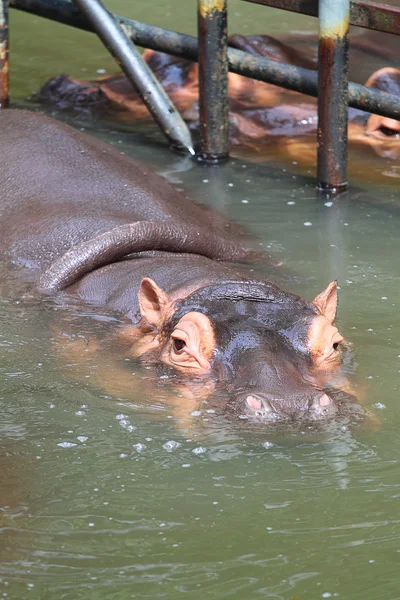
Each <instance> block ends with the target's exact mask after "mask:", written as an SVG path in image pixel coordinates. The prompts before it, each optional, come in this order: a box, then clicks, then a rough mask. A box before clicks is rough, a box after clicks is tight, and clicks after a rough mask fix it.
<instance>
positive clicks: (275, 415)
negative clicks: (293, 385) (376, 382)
mask: <svg viewBox="0 0 400 600" xmlns="http://www.w3.org/2000/svg"><path fill="white" fill-rule="evenodd" d="M237 402H238V407H240V408H239V410H241V411H242V412H243V414H244V415H246V416H247V417H249V418H259V419H260V418H261V419H268V420H270V421H274V420H287V419H290V420H291V419H293V418H296V419H298V418H299V416H300V415H301V416H302V417H303V418H304V419H305V420H310V421H314V420H318V419H323V418H326V417H330V416H333V415H334V414H336V412H337V407H336V404H335V402H334V400H333V399H332V398H331V397H330V396H329V395H328V394H327V393H325V392H324V391H322V390H315V393H313V394H311V395H310V397H308V398H305V397H303V396H302V397H301V398H299V397H298V398H290V399H288V398H278V397H273V396H271V395H270V394H266V393H264V392H259V391H257V392H255V391H250V392H246V393H242V394H241V395H240V396H239V398H238V399H237Z"/></svg>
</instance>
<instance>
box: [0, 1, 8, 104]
mask: <svg viewBox="0 0 400 600" xmlns="http://www.w3.org/2000/svg"><path fill="white" fill-rule="evenodd" d="M7 3H8V0H0V108H7V106H8V102H9V65H8V6H7Z"/></svg>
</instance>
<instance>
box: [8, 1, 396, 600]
mask: <svg viewBox="0 0 400 600" xmlns="http://www.w3.org/2000/svg"><path fill="white" fill-rule="evenodd" d="M194 4H195V3H194V2H182V1H177V0H176V1H175V2H173V1H172V0H170V2H162V1H161V0H159V1H158V2H153V3H152V4H151V6H149V5H147V4H145V3H140V6H138V7H133V6H132V3H130V2H127V1H120V2H109V6H113V7H115V10H116V11H117V12H119V13H120V14H127V15H131V16H135V17H137V18H138V19H141V20H146V19H147V20H150V19H151V20H152V22H154V23H157V24H161V25H165V26H167V27H171V28H176V29H180V30H185V31H188V32H194V30H195V16H194ZM177 6H178V7H179V10H177V8H176V7H177ZM231 13H232V16H231V28H234V29H235V30H236V31H237V30H239V29H240V30H241V31H243V32H250V31H251V30H252V23H253V22H254V19H257V24H258V25H259V26H260V25H261V24H263V25H265V28H266V30H268V31H270V32H276V31H278V30H286V29H287V28H288V27H291V28H303V29H304V28H307V27H309V26H310V25H309V23H310V21H309V20H308V21H307V20H305V19H301V20H300V19H299V18H298V17H294V16H291V15H286V14H285V15H284V16H283V17H282V15H280V16H279V15H278V16H277V14H276V13H275V12H274V11H271V12H270V11H266V10H265V9H260V8H258V7H254V6H248V5H246V4H245V3H243V2H239V1H237V2H234V1H232V0H231ZM11 17H12V46H13V49H15V51H13V55H12V59H13V60H12V68H13V81H12V86H13V88H12V91H13V98H14V100H16V101H17V102H19V103H21V102H22V101H23V98H24V97H25V96H26V95H27V94H29V93H30V92H31V91H32V90H34V89H37V88H38V87H39V85H40V83H41V82H43V81H44V80H45V79H46V77H48V76H50V75H53V74H55V73H59V72H60V71H65V72H71V73H73V74H76V75H81V74H82V70H84V69H86V71H84V73H85V76H86V75H87V76H92V75H95V74H96V70H97V69H99V68H106V69H111V68H112V62H111V61H110V60H109V59H108V57H107V56H106V54H105V52H104V51H103V50H102V49H101V48H100V46H99V45H98V44H97V43H96V41H95V39H94V37H93V36H90V35H87V34H81V33H80V32H74V31H71V30H68V29H66V28H63V27H61V26H56V25H52V24H49V23H46V22H44V21H41V20H39V19H36V18H33V17H30V16H26V15H21V14H17V13H15V12H12V15H11ZM263 19H264V21H262V20H263ZM232 30H233V29H232ZM96 133H97V134H98V135H100V136H101V137H102V138H104V139H108V140H109V141H111V142H112V143H115V144H118V145H119V147H121V148H122V149H123V150H125V151H127V152H129V153H131V154H132V155H133V156H135V157H139V158H140V159H141V160H145V161H148V162H150V163H151V164H153V165H154V167H155V169H156V170H157V171H158V172H160V173H162V174H163V175H164V176H165V177H167V178H168V179H169V180H170V181H171V182H172V183H173V184H174V185H175V186H176V187H177V188H178V189H182V188H184V187H188V188H190V189H191V190H192V192H193V195H194V196H195V197H196V198H198V199H199V200H201V201H205V202H208V203H210V204H213V205H215V206H217V207H218V208H219V209H221V210H223V211H225V212H226V213H227V214H228V215H230V216H231V217H232V218H234V219H236V220H238V221H240V222H241V223H244V224H246V225H247V226H248V227H249V229H251V230H252V231H253V232H254V233H256V234H257V235H258V236H259V238H260V241H261V242H262V243H263V244H264V245H265V246H268V247H269V248H270V251H271V252H272V253H273V254H274V256H277V257H279V258H280V259H282V260H283V261H284V262H285V264H286V265H287V271H291V272H292V273H295V274H296V278H293V277H291V278H288V277H287V276H286V282H284V284H283V286H284V287H285V286H286V287H287V288H289V289H290V290H291V291H294V292H297V293H300V294H302V295H304V296H305V297H308V298H310V299H311V298H313V297H314V296H315V295H316V294H317V293H318V292H319V291H320V290H321V289H322V288H323V287H325V285H326V284H327V283H328V282H329V281H331V280H332V279H334V278H338V279H339V282H340V287H341V290H340V311H339V325H340V329H341V331H342V332H343V333H344V334H345V335H346V337H347V338H348V339H350V340H351V341H352V342H353V344H354V349H355V357H356V363H357V382H358V383H357V385H358V391H359V393H360V395H363V396H364V404H365V405H366V406H367V407H368V409H369V410H370V411H371V412H373V413H374V414H375V415H376V416H377V418H378V419H379V425H377V426H376V427H375V428H371V429H370V430H368V429H366V428H363V427H358V426H354V427H349V428H346V427H336V426H333V427H329V428H326V429H325V430H322V431H318V432H314V431H312V430H311V431H303V432H301V433H292V434H290V433H288V434H287V435H273V434H272V433H271V432H270V431H268V432H263V431H260V430H257V431H254V430H251V429H249V428H246V425H245V424H243V423H236V422H235V423H232V422H227V421H225V420H224V419H223V418H219V417H217V416H216V415H215V414H213V413H211V412H207V411H206V410H202V411H201V412H200V414H197V412H194V414H192V415H190V414H189V415H188V414H186V417H185V418H182V415H181V414H179V412H177V411H176V410H174V409H172V408H171V406H169V405H166V404H165V403H163V388H162V386H161V385H160V386H159V393H156V394H153V395H152V396H149V395H148V394H147V392H146V390H145V389H144V390H142V391H140V392H138V394H137V397H134V399H133V400H132V399H129V398H127V397H125V396H121V397H112V396H111V395H107V394H106V393H104V391H99V390H98V389H96V388H95V387H94V386H93V385H91V379H90V377H86V376H85V375H82V377H81V379H80V381H73V380H71V379H70V378H69V377H68V375H69V374H70V373H71V372H72V370H73V366H70V367H68V366H67V367H64V368H62V367H61V366H60V363H59V362H58V361H57V359H56V357H55V354H54V346H53V345H52V343H51V339H52V338H53V337H54V335H55V333H54V330H52V329H50V330H49V327H48V325H49V322H50V321H52V320H53V321H54V319H56V320H57V318H58V312H57V310H58V309H57V307H55V306H52V305H45V306H44V307H42V308H41V309H37V308H34V307H30V306H27V305H26V304H25V303H21V302H19V301H18V300H17V301H16V300H15V298H14V299H12V298H10V297H7V294H3V296H2V300H1V302H0V322H1V328H0V355H1V361H0V377H1V379H0V381H1V384H0V386H1V387H0V598H2V597H4V598H9V599H18V600H20V599H25V598H32V599H35V600H36V599H40V600H47V599H48V598H49V599H50V598H51V599H53V598H54V599H55V598H60V599H61V598H62V599H65V600H72V599H73V600H75V599H85V600H86V599H90V600H91V599H106V598H107V599H108V598H112V599H113V600H125V599H128V598H152V599H153V598H168V599H175V598H177V597H184V598H190V599H191V600H192V599H193V600H197V599H200V598H201V599H203V598H204V597H206V598H210V599H211V600H217V599H218V600H219V599H227V598H229V599H238V600H242V599H246V600H247V599H257V598H273V599H285V600H286V599H290V600H292V599H301V600H309V599H314V598H334V597H337V598H343V599H344V598H346V599H348V598H351V599H356V600H357V599H360V600H361V599H362V600H366V599H368V600H380V599H382V600H388V599H391V600H394V599H395V598H399V597H400V576H399V562H400V462H399V460H400V441H399V439H400V438H399V435H398V431H399V425H400V403H399V370H400V358H399V355H400V345H399V342H398V339H399V332H400V317H399V310H398V303H399V300H398V296H399V289H400V282H399V264H398V263H399V261H398V256H399V254H400V237H399V234H398V232H399V219H400V193H399V191H398V190H396V188H394V187H391V188H387V189H380V188H370V189H361V188H356V189H354V188H353V189H352V190H351V191H350V192H349V194H348V195H347V196H346V197H343V198H342V199H341V200H340V201H337V202H335V203H332V204H330V203H328V204H324V203H321V202H319V201H317V199H316V196H315V192H314V189H313V182H312V180H305V179H303V178H302V177H300V176H298V175H296V174H294V173H292V172H290V171H288V170H286V169H284V168H282V166H280V167H277V168H276V169H272V168H270V167H264V166H262V165H254V164H253V165H252V164H250V163H247V162H243V161H241V160H237V159H235V160H233V161H232V162H231V163H229V164H227V165H225V166H224V167H222V168H220V169H209V168H205V167H200V166H198V165H195V164H193V163H191V162H190V161H189V160H188V159H185V158H181V157H179V156H176V155H173V154H171V153H169V151H168V150H167V149H166V148H165V146H164V145H163V143H162V140H161V138H160V136H159V135H158V133H157V132H155V131H154V129H153V128H149V129H146V131H143V130H141V131H140V132H138V131H137V132H134V133H132V134H129V133H121V132H118V131H114V132H113V131H109V130H108V129H107V127H106V125H104V124H101V123H98V124H97V127H96ZM388 165H389V163H388ZM60 314H61V313H60ZM108 325H109V324H108V323H107V322H106V321H101V320H100V321H99V320H96V321H94V320H93V318H90V315H89V316H88V317H87V318H86V319H85V321H84V322H83V324H82V330H83V331H84V332H85V333H90V332H91V331H92V332H96V331H97V330H101V329H102V328H103V327H107V326H108ZM110 364H111V363H110ZM92 368H93V369H96V368H99V369H100V365H96V364H94V365H92ZM135 373H136V375H132V381H137V380H138V378H140V377H142V378H143V377H144V376H145V375H146V373H143V372H142V373H140V372H139V371H138V370H137V369H136V367H135Z"/></svg>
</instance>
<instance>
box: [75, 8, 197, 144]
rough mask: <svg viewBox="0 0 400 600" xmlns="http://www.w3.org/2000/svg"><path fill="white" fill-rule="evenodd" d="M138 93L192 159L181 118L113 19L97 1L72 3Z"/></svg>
mask: <svg viewBox="0 0 400 600" xmlns="http://www.w3.org/2000/svg"><path fill="white" fill-rule="evenodd" d="M74 2H75V4H76V5H77V6H78V7H79V8H80V10H81V11H82V13H83V14H84V15H85V16H86V18H87V19H88V21H89V22H90V23H91V24H92V26H93V29H94V30H95V31H96V33H97V35H98V36H99V38H100V39H101V40H102V42H103V43H104V44H105V46H106V47H107V48H108V50H109V51H110V52H111V54H112V55H113V57H114V58H115V59H116V61H117V62H118V64H119V65H120V66H121V68H122V70H123V71H124V73H125V75H126V76H127V78H128V79H129V81H130V82H131V83H132V85H133V86H134V88H135V89H136V90H137V92H138V93H139V95H140V97H141V98H142V100H143V102H144V103H145V104H146V106H147V108H148V110H149V111H150V113H151V114H152V115H153V117H154V119H155V121H156V122H157V124H158V125H159V127H160V129H161V131H162V132H163V133H164V135H165V136H166V137H167V139H168V140H169V142H170V143H171V145H172V146H173V147H174V148H178V149H185V150H186V151H187V152H189V154H191V155H194V154H195V151H194V149H193V143H192V137H191V134H190V131H189V129H188V127H187V125H186V123H185V121H184V120H183V119H182V117H181V115H180V114H179V112H178V111H177V109H176V108H175V106H174V105H173V104H172V102H171V100H170V99H169V97H168V95H167V94H166V92H165V91H164V89H163V87H162V86H161V84H160V83H159V82H158V80H157V79H156V77H155V75H154V74H153V72H152V71H151V69H150V68H149V67H148V65H147V64H146V63H145V61H144V60H143V58H142V56H141V54H140V52H139V50H138V49H137V48H136V46H135V44H134V43H133V42H132V41H131V40H130V39H129V37H128V36H127V35H126V33H125V31H123V29H122V27H121V25H120V24H119V23H118V22H117V21H116V20H115V18H114V16H113V15H112V14H111V13H110V12H109V11H108V10H107V9H106V8H105V6H103V4H102V3H101V2H100V0H74Z"/></svg>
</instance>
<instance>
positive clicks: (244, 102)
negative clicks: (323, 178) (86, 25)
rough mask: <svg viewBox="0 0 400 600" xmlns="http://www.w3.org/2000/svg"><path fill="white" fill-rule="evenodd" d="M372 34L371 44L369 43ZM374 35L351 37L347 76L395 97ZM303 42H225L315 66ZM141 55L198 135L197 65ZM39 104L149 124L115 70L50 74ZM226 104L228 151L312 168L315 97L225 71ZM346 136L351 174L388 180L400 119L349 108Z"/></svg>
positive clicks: (396, 75) (394, 81) (399, 84)
mask: <svg viewBox="0 0 400 600" xmlns="http://www.w3.org/2000/svg"><path fill="white" fill-rule="evenodd" d="M371 35H372V42H374V43H368V42H370V37H371ZM376 35H377V32H372V33H369V34H367V35H363V36H359V37H357V36H356V37H355V39H354V40H353V37H352V38H351V49H352V52H351V55H350V56H351V60H350V66H351V73H350V77H351V78H352V79H353V80H355V81H356V82H358V83H366V85H367V86H369V87H373V88H376V89H380V90H383V91H387V92H390V93H392V94H399V93H400V71H399V70H398V69H397V68H395V67H393V66H385V67H382V64H390V63H393V64H397V62H396V60H395V57H396V53H395V51H393V52H392V56H390V60H389V58H388V59H387V60H386V61H385V59H384V57H383V56H382V53H381V54H380V52H379V47H378V44H377V42H376V39H375V38H376ZM386 37H387V36H386ZM307 39H308V40H310V38H307V37H306V38H305V39H304V36H303V37H302V38H301V39H300V42H299V41H297V43H294V42H292V41H291V42H290V43H284V42H280V41H279V40H276V39H274V38H272V37H270V36H266V35H258V36H239V35H234V36H231V37H230V38H229V44H230V46H232V47H234V48H238V49H241V50H245V51H247V52H250V53H251V54H253V55H255V56H261V57H266V58H269V59H272V60H276V61H279V62H286V63H289V64H293V65H296V66H300V67H304V68H308V69H316V68H317V58H316V52H315V45H313V44H311V43H310V41H308V43H307ZM388 53H389V50H388ZM143 56H144V59H145V60H146V62H147V63H148V64H149V66H150V67H151V69H152V70H153V71H154V73H155V74H156V75H157V78H158V79H159V80H160V81H161V83H162V85H163V86H164V88H165V90H166V91H167V93H168V94H169V96H170V97H171V99H172V101H173V102H174V103H175V105H176V107H177V108H178V110H179V111H180V112H181V114H182V116H183V117H184V119H185V120H186V121H187V122H188V123H189V124H190V126H191V128H192V129H194V130H197V128H198V120H199V110H198V94H199V90H198V66H197V63H192V62H189V61H187V60H184V59H180V58H176V57H173V56H169V55H166V54H162V53H159V52H155V51H153V50H146V51H145V52H144V55H143ZM374 67H375V70H374ZM38 99H39V100H40V101H41V102H44V103H48V104H50V105H52V106H57V107H58V108H60V109H63V108H68V109H71V108H72V109H73V110H76V111H80V112H84V113H86V114H89V115H90V114H95V115H107V116H108V117H112V118H113V119H116V120H120V121H121V120H122V121H124V122H127V121H129V120H135V121H136V120H147V119H148V120H150V119H151V117H150V115H149V113H148V111H147V108H146V107H145V105H144V104H143V103H142V102H141V100H140V98H139V97H138V95H137V94H136V92H135V91H134V89H133V88H132V86H131V84H130V83H129V81H128V80H127V79H126V78H125V77H124V75H123V74H121V73H118V74H115V75H110V76H106V77H104V78H102V79H98V80H95V81H93V82H83V81H80V80H77V79H74V78H71V77H66V76H59V77H55V78H52V79H51V80H49V81H48V82H47V83H46V84H45V85H44V86H43V87H42V89H41V91H40V92H39V94H38ZM229 99H230V110H229V124H230V142H231V144H232V146H233V152H234V153H236V154H238V153H239V154H240V155H243V154H245V155H246V156H247V157H249V158H250V159H251V160H257V161H260V160H271V159H273V158H278V159H279V160H283V161H289V162H290V164H291V165H293V164H295V165H296V169H300V170H302V171H303V172H307V171H308V170H309V169H310V168H312V167H314V166H315V164H316V133H317V121H318V115H317V104H316V100H315V99H314V98H310V97H309V96H305V95H303V94H299V93H297V92H290V91H287V90H284V89H283V88H279V87H276V86H274V85H270V84H267V83H263V82H260V81H256V80H253V79H249V78H246V77H242V76H240V75H237V74H234V73H229ZM348 138H349V144H350V152H351V154H350V161H349V173H350V177H355V178H356V179H357V177H358V178H359V179H360V180H361V179H362V180H363V181H365V179H366V178H367V179H369V180H370V181H375V182H384V183H393V177H395V173H394V171H395V170H396V168H397V167H398V166H399V165H398V162H399V160H400V121H397V120H394V119H388V118H385V117H380V116H378V115H373V114H369V113H366V112H363V111H360V110H356V109H350V110H349V131H348ZM388 166H389V167H394V169H390V168H389V169H388ZM388 171H390V173H389V172H388Z"/></svg>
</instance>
